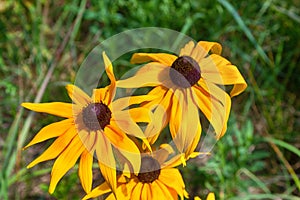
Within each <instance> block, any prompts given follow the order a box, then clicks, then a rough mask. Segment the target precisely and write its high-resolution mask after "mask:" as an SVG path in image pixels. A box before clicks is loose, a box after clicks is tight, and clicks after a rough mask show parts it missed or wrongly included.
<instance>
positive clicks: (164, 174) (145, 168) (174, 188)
mask: <svg viewBox="0 0 300 200" xmlns="http://www.w3.org/2000/svg"><path fill="white" fill-rule="evenodd" d="M163 146H165V148H161V149H159V150H158V151H156V152H153V153H151V154H144V155H143V156H142V162H141V168H140V172H139V173H138V175H135V174H131V175H130V176H127V175H124V174H122V175H120V177H119V178H118V187H117V190H116V192H115V194H113V193H111V194H109V195H108V197H107V200H115V199H122V200H126V199H128V200H147V199H151V200H172V199H173V200H177V199H178V196H179V197H180V199H184V197H186V198H187V197H188V193H187V192H186V190H185V184H184V181H183V179H182V176H181V174H180V171H179V170H178V169H177V168H175V167H176V166H178V165H180V164H181V155H176V156H174V157H172V158H171V159H169V155H170V153H171V152H172V150H171V151H170V149H171V147H170V146H169V145H163ZM109 192H111V190H110V188H109V185H108V184H107V183H106V182H104V183H103V184H101V185H99V186H98V187H96V188H95V189H93V190H92V191H91V192H90V193H88V194H87V195H86V196H85V197H84V198H83V199H89V198H94V197H98V196H100V195H103V194H106V193H109Z"/></svg>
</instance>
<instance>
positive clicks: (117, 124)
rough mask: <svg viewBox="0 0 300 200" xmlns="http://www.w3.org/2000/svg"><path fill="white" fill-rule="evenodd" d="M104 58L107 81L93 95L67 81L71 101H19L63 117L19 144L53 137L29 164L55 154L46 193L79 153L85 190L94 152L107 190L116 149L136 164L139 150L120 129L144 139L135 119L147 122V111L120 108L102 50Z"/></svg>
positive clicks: (111, 183)
mask: <svg viewBox="0 0 300 200" xmlns="http://www.w3.org/2000/svg"><path fill="white" fill-rule="evenodd" d="M103 59H104V64H105V69H106V73H107V75H108V77H109V79H110V81H111V83H110V85H109V86H107V87H105V88H100V89H95V90H94V91H93V95H92V97H90V96H88V95H87V94H86V93H84V92H83V91H82V90H81V89H79V88H78V87H76V86H75V85H71V84H70V85H67V86H66V89H67V92H68V95H69V96H70V98H71V99H72V101H73V103H62V102H52V103H22V106H23V107H25V108H27V109H30V110H32V111H36V112H43V113H48V114H51V115H56V116H59V117H63V118H67V119H64V120H62V121H59V122H55V123H52V124H49V125H47V126H45V127H44V128H42V129H41V130H40V131H39V132H38V133H37V134H36V136H35V137H34V138H33V139H32V140H31V142H29V144H28V145H27V146H25V147H24V148H28V147H30V146H32V145H34V144H37V143H40V142H43V141H45V140H48V139H50V138H56V139H55V141H54V142H53V143H52V144H51V146H50V147H49V148H48V149H47V150H45V152H43V154H41V155H40V156H39V157H38V158H36V159H35V160H34V161H32V162H31V163H30V164H29V165H28V168H31V167H33V166H35V165H36V164H38V163H40V162H43V161H47V160H51V159H56V160H55V162H54V164H53V167H52V172H51V181H50V186H49V192H50V193H53V192H54V190H55V187H56V185H57V183H58V182H59V180H60V179H61V178H62V177H63V176H64V175H65V174H66V173H67V172H68V170H69V169H71V168H72V167H73V166H74V165H75V163H76V162H77V160H78V159H80V161H79V168H78V174H79V178H80V181H81V184H82V186H83V189H84V190H85V192H87V193H88V192H90V191H91V187H92V164H93V156H94V154H95V155H96V157H97V160H98V163H99V167H100V171H101V173H102V175H103V177H104V178H105V180H106V182H107V184H108V186H109V187H110V188H111V189H112V190H115V189H116V185H117V182H116V181H117V179H116V162H117V160H116V159H117V158H115V155H114V152H115V151H118V152H120V153H121V154H123V156H125V158H126V159H128V160H129V161H130V162H131V163H132V165H133V167H135V168H136V171H138V170H139V168H140V162H141V157H140V151H139V149H138V148H137V146H136V145H135V143H134V142H133V141H132V140H131V139H129V137H128V136H127V135H126V134H125V133H135V135H134V136H136V137H139V138H141V139H142V140H145V141H147V140H146V139H145V138H144V136H143V132H142V130H141V129H140V128H139V126H138V125H137V124H136V123H135V122H149V120H150V119H149V112H148V110H147V109H145V108H133V109H130V110H124V108H125V107H127V106H128V105H120V104H115V103H114V101H113V99H114V96H115V91H116V80H115V76H114V73H113V68H112V64H111V62H110V60H109V59H108V57H107V56H106V54H105V53H104V52H103ZM146 143H147V142H146Z"/></svg>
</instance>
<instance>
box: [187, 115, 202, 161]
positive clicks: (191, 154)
mask: <svg viewBox="0 0 300 200" xmlns="http://www.w3.org/2000/svg"><path fill="white" fill-rule="evenodd" d="M194 122H196V124H197V132H196V134H195V136H194V139H193V141H192V143H191V144H190V145H189V147H188V148H187V150H186V152H185V157H186V160H188V159H189V158H193V157H195V156H196V155H197V154H198V153H196V152H194V151H195V149H196V148H197V146H198V144H199V140H200V137H201V132H202V129H201V123H200V119H199V117H198V118H196V119H195V121H194Z"/></svg>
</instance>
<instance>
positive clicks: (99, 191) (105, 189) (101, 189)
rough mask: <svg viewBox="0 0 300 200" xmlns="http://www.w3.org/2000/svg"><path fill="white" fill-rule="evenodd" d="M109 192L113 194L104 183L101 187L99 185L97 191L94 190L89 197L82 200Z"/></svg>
mask: <svg viewBox="0 0 300 200" xmlns="http://www.w3.org/2000/svg"><path fill="white" fill-rule="evenodd" d="M108 192H111V189H110V187H109V185H108V184H107V183H106V182H104V183H102V184H101V185H99V186H98V187H96V188H95V189H93V190H92V191H91V192H89V193H88V194H87V195H85V196H84V197H83V198H82V200H86V199H90V198H95V197H99V196H101V195H103V194H106V193H108Z"/></svg>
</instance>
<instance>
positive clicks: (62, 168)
mask: <svg viewBox="0 0 300 200" xmlns="http://www.w3.org/2000/svg"><path fill="white" fill-rule="evenodd" d="M84 149H85V148H84V146H83V145H82V142H81V140H80V138H79V137H74V138H73V140H72V142H71V143H70V144H69V145H68V147H67V148H66V149H65V150H64V151H63V152H62V153H61V154H60V155H59V157H58V158H57V159H56V161H55V162H54V165H53V167H52V172H51V181H50V186H49V193H50V194H52V193H53V192H54V190H55V187H56V185H57V183H58V181H59V180H60V179H61V178H62V177H63V176H64V175H65V174H66V173H67V172H68V171H69V169H71V168H72V167H73V166H74V165H75V163H76V161H77V160H78V158H79V156H80V155H81V153H82V152H83V151H84Z"/></svg>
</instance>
